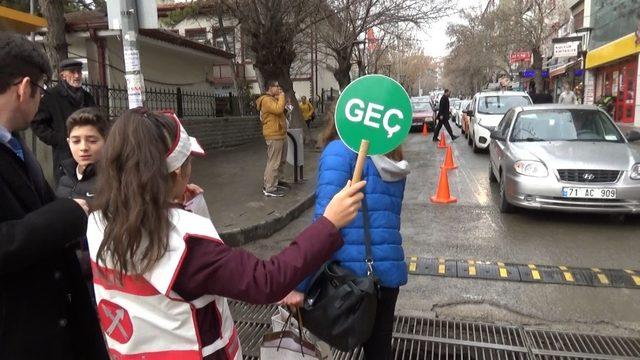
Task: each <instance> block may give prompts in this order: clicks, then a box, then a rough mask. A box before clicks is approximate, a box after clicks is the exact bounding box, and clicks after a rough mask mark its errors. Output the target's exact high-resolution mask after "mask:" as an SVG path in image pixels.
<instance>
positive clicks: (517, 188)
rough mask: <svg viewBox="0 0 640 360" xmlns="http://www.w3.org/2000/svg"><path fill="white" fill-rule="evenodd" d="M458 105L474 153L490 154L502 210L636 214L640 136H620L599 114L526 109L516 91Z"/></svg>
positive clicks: (639, 209)
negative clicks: (637, 144) (634, 144)
mask: <svg viewBox="0 0 640 360" xmlns="http://www.w3.org/2000/svg"><path fill="white" fill-rule="evenodd" d="M457 106H458V108H459V109H460V112H459V115H454V116H459V118H460V120H459V121H460V124H459V126H460V127H461V129H462V131H463V133H464V134H465V137H466V138H467V141H468V144H469V145H470V146H471V147H472V148H473V151H474V152H480V151H481V150H484V149H487V148H488V149H489V164H488V176H489V180H490V182H495V183H497V184H498V188H499V199H498V207H499V209H500V211H502V212H511V211H513V210H514V209H515V208H526V209H539V210H556V211H567V212H598V213H618V214H628V213H640V150H639V149H640V147H636V146H633V145H632V144H631V142H634V141H638V140H640V133H638V132H635V131H634V132H631V133H630V134H628V135H627V136H626V137H625V136H624V135H623V133H622V132H621V131H620V129H619V128H618V126H617V125H616V124H615V123H614V121H613V119H611V117H610V116H609V115H608V114H607V113H606V112H604V111H602V110H601V109H599V108H597V107H595V106H589V105H560V104H542V105H532V102H531V99H530V98H529V96H528V95H527V94H526V93H524V92H516V91H486V92H479V93H477V94H475V95H474V97H473V99H472V100H471V101H470V102H469V103H467V104H463V103H462V102H460V103H459V104H457ZM454 108H456V105H455V104H454ZM456 119H457V118H456ZM456 123H457V120H456Z"/></svg>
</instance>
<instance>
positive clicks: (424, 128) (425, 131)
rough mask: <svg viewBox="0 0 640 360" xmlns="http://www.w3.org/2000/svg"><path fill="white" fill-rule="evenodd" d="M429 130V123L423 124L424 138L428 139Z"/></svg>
mask: <svg viewBox="0 0 640 360" xmlns="http://www.w3.org/2000/svg"><path fill="white" fill-rule="evenodd" d="M428 133H429V130H428V129H427V123H424V124H422V137H427V134H428Z"/></svg>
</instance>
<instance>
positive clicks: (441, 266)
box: [438, 259, 446, 274]
mask: <svg viewBox="0 0 640 360" xmlns="http://www.w3.org/2000/svg"><path fill="white" fill-rule="evenodd" d="M445 271H446V267H445V266H444V259H438V274H444V273H445Z"/></svg>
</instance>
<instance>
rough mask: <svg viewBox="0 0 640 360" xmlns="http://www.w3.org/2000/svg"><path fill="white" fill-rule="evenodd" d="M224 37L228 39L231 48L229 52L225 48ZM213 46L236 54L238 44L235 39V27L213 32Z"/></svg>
mask: <svg viewBox="0 0 640 360" xmlns="http://www.w3.org/2000/svg"><path fill="white" fill-rule="evenodd" d="M223 36H226V37H227V42H228V43H229V47H230V49H229V50H227V49H226V48H225V46H224V38H223ZM213 39H214V41H213V46H214V47H216V48H218V49H222V50H225V51H229V52H231V53H235V52H236V51H235V43H236V37H235V29H234V28H233V27H225V28H223V29H222V30H220V29H216V30H214V31H213Z"/></svg>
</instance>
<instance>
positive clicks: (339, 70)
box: [333, 48, 351, 91]
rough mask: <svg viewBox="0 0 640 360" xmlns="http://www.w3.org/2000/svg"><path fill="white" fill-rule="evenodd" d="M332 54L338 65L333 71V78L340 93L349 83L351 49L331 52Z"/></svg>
mask: <svg viewBox="0 0 640 360" xmlns="http://www.w3.org/2000/svg"><path fill="white" fill-rule="evenodd" d="M333 52H334V54H335V57H336V62H337V63H338V66H337V67H336V69H335V70H333V77H335V78H336V81H337V82H338V85H340V90H341V91H342V90H344V88H346V87H347V85H349V83H350V82H351V48H349V49H348V50H344V49H341V50H333Z"/></svg>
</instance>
